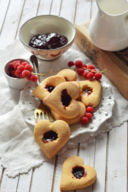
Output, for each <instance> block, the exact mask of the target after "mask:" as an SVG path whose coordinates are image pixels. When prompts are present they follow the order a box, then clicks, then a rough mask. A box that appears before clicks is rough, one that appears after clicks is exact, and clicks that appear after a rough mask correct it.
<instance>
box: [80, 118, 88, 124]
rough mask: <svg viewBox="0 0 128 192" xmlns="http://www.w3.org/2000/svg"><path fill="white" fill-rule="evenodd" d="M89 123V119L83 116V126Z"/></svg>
mask: <svg viewBox="0 0 128 192" xmlns="http://www.w3.org/2000/svg"><path fill="white" fill-rule="evenodd" d="M88 121H89V120H88V118H87V117H85V116H83V117H82V118H81V124H83V125H85V124H87V123H88Z"/></svg>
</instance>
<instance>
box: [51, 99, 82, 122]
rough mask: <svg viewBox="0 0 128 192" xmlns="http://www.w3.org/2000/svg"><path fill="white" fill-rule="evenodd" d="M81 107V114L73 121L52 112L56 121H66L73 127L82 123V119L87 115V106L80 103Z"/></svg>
mask: <svg viewBox="0 0 128 192" xmlns="http://www.w3.org/2000/svg"><path fill="white" fill-rule="evenodd" d="M79 105H80V113H79V115H78V116H77V117H75V118H73V119H66V118H64V117H61V116H60V115H59V114H58V113H56V112H55V111H51V113H52V115H53V117H54V119H56V120H64V121H66V122H67V123H68V124H69V125H72V124H74V123H77V122H80V119H81V117H83V115H84V114H85V111H86V108H85V105H84V104H83V103H82V102H80V101H79Z"/></svg>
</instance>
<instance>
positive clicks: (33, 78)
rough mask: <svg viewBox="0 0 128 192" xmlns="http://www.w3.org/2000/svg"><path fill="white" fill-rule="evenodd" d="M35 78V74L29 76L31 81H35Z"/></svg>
mask: <svg viewBox="0 0 128 192" xmlns="http://www.w3.org/2000/svg"><path fill="white" fill-rule="evenodd" d="M37 79H38V77H37V76H36V75H31V78H30V80H31V81H33V82H36V81H37Z"/></svg>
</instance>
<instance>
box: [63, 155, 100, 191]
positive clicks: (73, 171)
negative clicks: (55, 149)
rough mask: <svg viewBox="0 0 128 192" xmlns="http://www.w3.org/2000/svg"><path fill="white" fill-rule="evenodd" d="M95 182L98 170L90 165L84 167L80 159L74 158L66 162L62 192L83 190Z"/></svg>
mask: <svg viewBox="0 0 128 192" xmlns="http://www.w3.org/2000/svg"><path fill="white" fill-rule="evenodd" d="M95 181H96V170H95V169H94V168H93V167H91V166H89V165H84V162H83V160H82V159H81V158H80V157H78V156H72V157H69V158H68V159H66V160H65V162H64V164H63V169H62V178H61V183H60V190H61V191H70V190H77V189H83V188H86V187H88V186H90V185H92V184H93V183H94V182H95Z"/></svg>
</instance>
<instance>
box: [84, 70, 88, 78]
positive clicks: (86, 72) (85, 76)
mask: <svg viewBox="0 0 128 192" xmlns="http://www.w3.org/2000/svg"><path fill="white" fill-rule="evenodd" d="M88 73H89V72H88V71H85V72H84V73H83V77H84V78H85V79H87V75H88Z"/></svg>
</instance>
